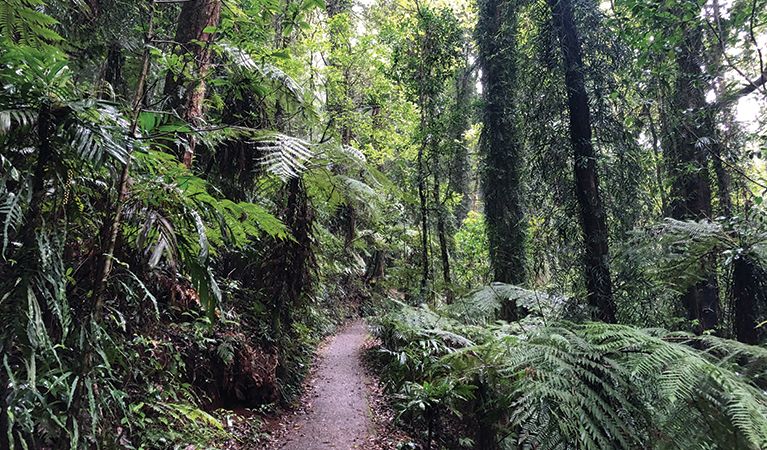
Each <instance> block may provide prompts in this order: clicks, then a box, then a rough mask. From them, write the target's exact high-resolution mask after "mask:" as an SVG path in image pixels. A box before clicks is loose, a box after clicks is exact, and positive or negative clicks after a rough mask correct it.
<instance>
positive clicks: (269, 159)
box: [256, 133, 314, 181]
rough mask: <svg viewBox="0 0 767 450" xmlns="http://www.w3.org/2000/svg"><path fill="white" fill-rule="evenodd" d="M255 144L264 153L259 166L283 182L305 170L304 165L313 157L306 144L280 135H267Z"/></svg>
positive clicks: (308, 145)
mask: <svg viewBox="0 0 767 450" xmlns="http://www.w3.org/2000/svg"><path fill="white" fill-rule="evenodd" d="M256 142H257V145H258V146H259V148H260V149H261V150H262V151H263V152H264V156H263V158H262V159H261V164H263V165H265V166H266V169H267V170H268V171H269V172H271V173H273V174H274V175H276V176H278V177H280V178H281V179H282V180H283V181H284V180H286V179H288V178H295V177H297V176H298V175H299V174H300V173H301V172H303V171H304V170H306V167H305V166H304V164H305V163H306V162H307V161H309V160H310V159H311V158H312V157H313V156H314V153H313V152H312V151H311V150H310V149H309V147H310V144H309V143H308V142H306V141H304V140H302V139H299V138H296V137H291V136H286V135H284V134H280V133H268V134H266V135H263V136H261V137H260V138H258V139H257V140H256Z"/></svg>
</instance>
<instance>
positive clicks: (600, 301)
mask: <svg viewBox="0 0 767 450" xmlns="http://www.w3.org/2000/svg"><path fill="white" fill-rule="evenodd" d="M549 6H550V7H551V10H552V16H553V20H554V27H555V28H556V30H557V35H558V36H559V43H560V48H561V50H562V57H563V60H564V64H565V85H566V87H567V101H568V107H569V111H570V141H571V144H572V146H573V152H574V156H575V184H576V190H577V198H578V204H579V206H580V210H581V226H582V229H583V237H584V239H585V241H586V252H585V258H584V259H585V261H584V262H585V270H586V274H585V275H586V277H585V278H586V289H587V291H588V292H587V296H588V302H589V305H590V306H592V307H593V308H594V309H595V310H596V312H595V317H596V318H597V319H599V320H603V321H605V322H609V323H614V322H615V302H614V300H613V296H612V281H611V279H610V266H609V248H608V242H607V239H608V236H607V221H606V216H605V209H604V206H603V205H602V199H601V198H600V195H599V178H598V176H597V164H596V156H595V154H594V147H593V145H592V143H591V115H590V111H589V100H588V94H587V93H586V85H585V81H584V76H583V72H584V69H585V66H584V64H583V58H582V56H581V44H580V39H579V37H578V30H577V28H576V24H575V14H574V8H573V5H572V3H571V0H549Z"/></svg>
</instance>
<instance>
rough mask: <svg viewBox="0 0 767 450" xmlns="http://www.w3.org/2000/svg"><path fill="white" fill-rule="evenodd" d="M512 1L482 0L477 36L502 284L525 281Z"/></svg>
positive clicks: (493, 237)
mask: <svg viewBox="0 0 767 450" xmlns="http://www.w3.org/2000/svg"><path fill="white" fill-rule="evenodd" d="M515 5H516V4H515V3H514V2H511V1H501V0H484V1H481V2H480V4H479V22H478V24H477V30H476V38H477V42H478V57H479V66H480V68H481V70H482V85H483V100H484V101H483V110H482V123H483V126H482V134H481V136H480V153H481V155H482V158H483V162H484V169H483V172H482V182H481V183H482V194H483V197H484V205H485V220H486V223H487V237H488V244H489V251H490V262H491V265H492V268H493V278H494V281H499V282H503V283H511V284H524V283H525V281H526V279H527V276H526V255H525V241H526V235H527V223H526V219H525V214H524V211H523V208H522V201H521V198H520V181H519V180H520V168H521V167H522V166H523V162H522V156H521V151H520V146H519V143H518V141H517V136H516V133H517V132H516V129H515V128H516V127H515V123H514V121H515V120H516V119H515V117H516V114H515V112H514V94H515V89H516V71H517V68H516V61H515V52H516V42H515V39H514V33H515V32H516V21H517V17H516V14H517V13H516V11H515V9H514V8H515V7H516V6H515ZM504 309H507V310H514V309H515V308H513V307H512V308H504ZM504 318H505V319H512V317H504Z"/></svg>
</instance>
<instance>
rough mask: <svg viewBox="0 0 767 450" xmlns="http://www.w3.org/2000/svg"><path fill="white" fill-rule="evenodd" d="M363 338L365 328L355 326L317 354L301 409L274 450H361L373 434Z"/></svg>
mask: <svg viewBox="0 0 767 450" xmlns="http://www.w3.org/2000/svg"><path fill="white" fill-rule="evenodd" d="M366 336H367V330H366V328H365V324H364V322H363V321H362V320H357V321H355V322H353V323H352V324H350V325H349V326H347V327H346V328H345V329H344V330H343V331H341V333H339V334H338V335H336V336H335V337H334V338H332V339H331V340H330V342H329V343H328V344H327V346H326V347H324V348H322V349H321V350H320V355H319V358H318V361H317V364H318V366H317V367H316V369H315V370H313V371H312V377H311V378H310V379H309V382H308V386H309V390H308V392H307V395H308V398H307V400H306V401H305V402H304V404H305V406H306V407H305V408H304V410H303V412H302V413H300V414H298V415H297V419H296V421H295V423H294V424H293V425H291V429H290V430H289V431H288V432H287V433H286V434H285V436H283V437H282V438H281V439H280V440H279V442H278V443H277V445H276V446H275V447H274V448H275V449H280V450H325V449H334V450H353V449H357V448H363V447H365V445H364V442H365V438H366V437H367V436H368V435H369V434H370V433H371V432H372V430H373V427H372V424H371V421H370V417H369V414H370V413H369V408H368V404H367V400H366V393H367V390H366V378H365V372H364V369H363V366H362V361H361V356H362V349H361V346H362V343H363V341H364V340H365V337H366Z"/></svg>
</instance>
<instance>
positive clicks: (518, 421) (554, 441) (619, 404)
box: [378, 288, 767, 449]
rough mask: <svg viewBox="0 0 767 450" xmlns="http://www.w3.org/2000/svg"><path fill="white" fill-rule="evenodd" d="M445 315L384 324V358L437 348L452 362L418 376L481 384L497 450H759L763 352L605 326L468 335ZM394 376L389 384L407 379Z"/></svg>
mask: <svg viewBox="0 0 767 450" xmlns="http://www.w3.org/2000/svg"><path fill="white" fill-rule="evenodd" d="M503 289H504V293H505V294H506V295H509V294H514V293H517V292H519V290H518V288H517V289H511V288H508V289H507V288H503ZM488 303H490V302H488ZM453 307H454V306H451V307H450V309H451V313H450V314H449V315H448V314H446V311H444V310H440V309H434V308H427V307H421V308H413V307H405V306H402V309H401V310H400V312H393V313H391V314H390V315H389V316H388V317H387V318H385V319H384V326H382V327H380V328H379V329H378V330H379V333H380V334H379V335H380V336H381V337H382V341H383V343H384V346H385V347H386V348H387V349H391V350H393V351H394V354H393V356H396V355H408V354H411V353H412V354H413V355H415V354H417V353H413V352H414V350H413V349H415V348H417V347H418V346H419V345H420V344H417V343H418V342H421V341H423V340H425V339H427V338H428V339H438V340H440V341H442V343H443V344H441V345H443V346H445V348H449V349H450V350H449V351H446V352H445V351H443V353H442V356H441V360H440V362H432V364H431V367H433V368H436V370H437V371H436V372H435V371H434V370H431V371H430V372H428V373H427V372H424V373H422V375H421V376H422V377H424V379H426V380H429V381H431V380H433V379H434V378H433V377H435V376H440V375H439V374H440V373H443V372H440V371H439V370H443V371H447V370H449V372H450V374H451V376H453V377H457V378H458V379H462V380H464V383H468V384H473V383H477V382H478V381H477V380H481V383H483V384H484V386H485V387H484V388H483V392H485V394H484V396H485V399H484V400H483V406H482V417H485V419H483V420H492V421H494V423H495V425H496V427H500V431H499V433H498V436H499V437H498V439H500V440H504V438H503V436H506V435H508V436H510V437H508V438H506V439H505V442H504V443H503V445H504V446H508V447H510V448H538V449H543V448H551V449H578V448H588V449H599V448H602V449H620V448H626V449H629V448H630V449H636V448H658V449H666V448H669V449H687V448H703V447H704V446H707V445H709V446H711V447H709V448H721V449H729V448H752V449H758V448H765V446H766V445H767V395H766V394H765V393H764V388H765V386H767V380H766V379H765V376H767V370H766V369H767V350H765V349H763V348H761V347H753V346H749V345H745V344H742V343H739V342H735V341H731V340H727V339H722V338H718V337H714V336H693V335H689V334H685V333H671V332H668V331H666V330H663V329H646V330H642V329H636V328H632V327H629V326H621V325H607V324H603V323H587V324H581V325H577V324H572V323H556V324H551V325H549V326H542V324H541V323H538V324H537V325H536V324H532V323H531V324H529V325H528V326H527V327H525V326H521V327H510V326H507V325H500V326H499V325H495V326H487V325H485V326H483V327H479V326H469V325H462V324H461V323H460V322H458V321H456V320H455V319H454V318H452V317H455V316H454V315H453V313H452V308H453ZM386 324H388V325H386ZM456 335H459V336H463V339H460V338H456ZM470 342H473V343H474V344H475V345H471V344H470ZM406 348H410V349H411V350H408V351H405V350H403V349H406ZM409 352H410V353H409ZM397 367H398V365H397V364H394V365H393V366H391V370H395V372H393V373H400V375H399V376H402V375H403V374H408V376H412V375H413V372H412V371H409V372H401V371H400V372H396V370H399V369H397ZM439 368H444V369H439ZM448 368H449V369H448ZM444 373H447V372H444ZM416 381H417V380H416ZM488 395H490V396H491V397H489V398H488Z"/></svg>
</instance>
